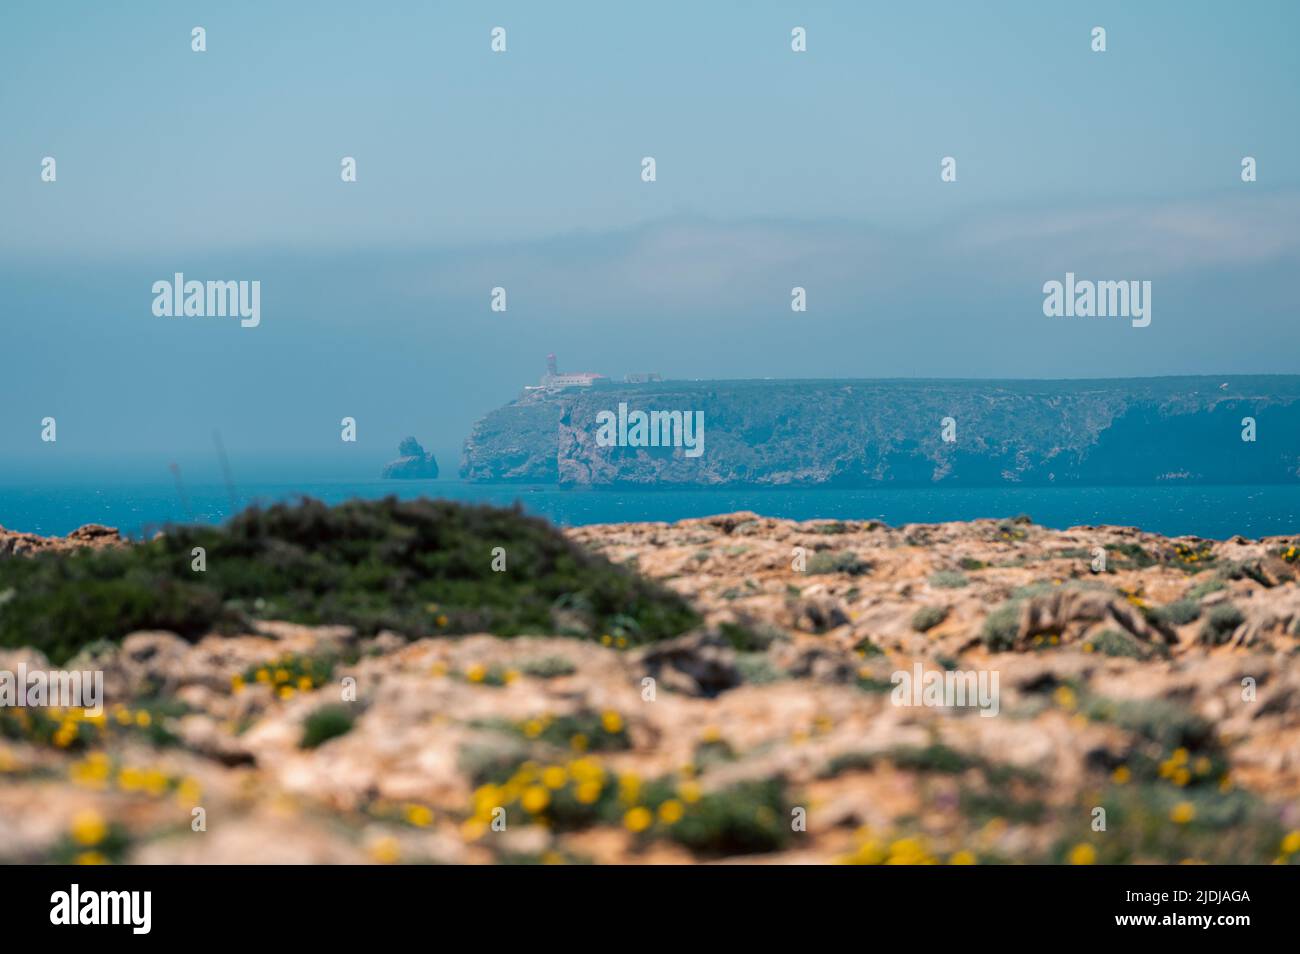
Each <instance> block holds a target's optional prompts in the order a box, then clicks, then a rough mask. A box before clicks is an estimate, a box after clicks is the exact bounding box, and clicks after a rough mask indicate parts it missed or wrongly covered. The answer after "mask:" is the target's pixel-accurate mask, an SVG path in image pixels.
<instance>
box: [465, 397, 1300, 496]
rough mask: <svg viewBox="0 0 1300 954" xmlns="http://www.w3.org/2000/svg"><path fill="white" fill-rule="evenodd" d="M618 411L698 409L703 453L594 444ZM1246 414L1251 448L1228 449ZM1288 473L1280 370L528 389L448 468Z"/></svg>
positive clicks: (608, 481) (535, 477)
mask: <svg viewBox="0 0 1300 954" xmlns="http://www.w3.org/2000/svg"><path fill="white" fill-rule="evenodd" d="M620 403H623V404H626V405H627V407H628V408H629V412H631V411H635V410H642V411H645V412H650V411H655V410H660V411H682V412H688V413H689V412H702V414H703V422H704V449H703V452H702V453H701V454H700V455H699V456H697V457H691V456H689V455H688V454H687V453H686V449H685V448H683V447H680V446H676V447H641V446H627V443H629V442H622V441H617V442H615V444H614V446H602V444H601V443H600V442H598V440H597V435H598V431H599V420H598V415H600V414H601V412H604V411H609V412H613V413H617V409H618V406H619V404H620ZM1247 417H1249V418H1253V419H1254V420H1255V437H1256V439H1255V440H1254V441H1246V440H1243V428H1244V426H1245V425H1243V419H1244V418H1247ZM945 419H950V420H949V421H948V422H947V424H948V426H947V428H946V430H947V434H946V435H945ZM945 437H951V438H952V439H951V440H947V439H945ZM606 443H608V442H606ZM631 443H636V442H635V441H631ZM620 445H621V446H620ZM1297 474H1300V376H1291V375H1287V376H1281V375H1274V376H1249V377H1214V378H1209V377H1171V378H1128V379H1111V380H1091V381H1084V380H1080V381H962V380H920V379H917V380H902V379H900V380H839V381H831V380H819V381H693V382H685V381H677V382H674V381H668V382H659V383H649V384H638V385H605V386H598V387H594V388H588V389H571V390H566V391H562V392H552V393H549V394H548V393H545V392H530V393H527V394H525V395H524V396H523V397H521V398H520V399H518V400H516V401H514V402H512V403H510V404H508V405H506V406H505V407H502V408H500V409H498V410H495V411H493V412H491V413H489V414H488V415H487V416H485V417H484V418H483V419H482V420H480V421H479V422H478V423H477V424H476V425H475V427H474V429H473V431H472V433H471V434H470V436H469V438H468V439H467V440H466V442H465V448H464V453H463V457H462V462H461V476H462V477H465V478H466V479H469V480H475V481H485V482H498V481H504V482H510V481H517V482H529V483H556V484H562V485H575V486H583V485H590V486H672V485H680V486H727V485H732V486H739V485H763V486H832V487H834V486H844V487H851V486H863V485H871V484H878V483H888V484H893V485H919V484H931V483H942V484H953V485H969V486H980V485H984V486H987V485H995V484H1002V483H1007V482H1018V483H1024V484H1039V485H1042V484H1119V483H1127V484H1149V483H1158V482H1188V483H1270V482H1283V481H1291V480H1294V479H1295V478H1296V476H1297Z"/></svg>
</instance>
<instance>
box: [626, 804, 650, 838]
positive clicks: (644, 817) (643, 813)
mask: <svg viewBox="0 0 1300 954" xmlns="http://www.w3.org/2000/svg"><path fill="white" fill-rule="evenodd" d="M653 821H654V816H653V815H651V814H650V809H648V808H643V807H642V806H640V805H638V806H637V807H636V808H633V809H631V810H629V811H628V813H627V814H626V815H624V816H623V824H624V825H625V826H626V827H627V830H628V831H630V832H632V833H633V834H637V833H639V832H643V831H645V830H646V829H647V828H649V827H650V825H651V823H652V822H653Z"/></svg>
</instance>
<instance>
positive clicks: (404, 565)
mask: <svg viewBox="0 0 1300 954" xmlns="http://www.w3.org/2000/svg"><path fill="white" fill-rule="evenodd" d="M197 547H201V548H203V551H204V561H205V563H206V568H205V569H204V570H202V571H199V570H196V569H193V565H194V561H195V555H194V554H195V548H197ZM496 547H501V548H504V554H499V555H500V556H502V557H503V558H504V560H505V567H506V568H505V570H504V571H501V572H498V571H494V570H493V568H492V565H493V558H494V553H493V551H494V548H496ZM499 565H500V564H499V563H498V566H499ZM0 594H8V598H7V599H6V600H4V601H3V606H0V647H20V646H31V647H34V648H36V649H39V650H41V651H42V652H44V653H46V654H47V655H48V656H50V657H51V659H53V660H54V661H56V662H58V661H63V660H66V659H68V658H69V657H70V656H72V655H73V654H75V653H76V652H77V650H79V649H80V648H81V647H82V646H84V645H86V644H88V643H91V642H94V641H95V640H98V639H113V640H116V639H120V638H121V637H122V636H124V635H126V634H127V633H130V632H132V631H134V630H141V629H165V630H171V631H173V632H176V633H179V634H180V635H182V636H184V637H187V638H191V639H192V638H197V637H198V636H201V635H202V634H204V633H206V632H209V631H211V630H212V629H214V628H215V629H223V630H233V629H235V628H238V627H240V626H245V625H247V624H248V622H249V621H250V620H251V619H254V618H258V619H283V620H290V621H294V622H300V623H308V624H331V623H333V624H348V625H352V626H355V627H357V629H358V630H359V631H361V632H362V633H374V632H377V631H379V630H381V629H391V630H395V631H397V632H399V633H402V634H403V635H405V636H408V637H411V638H415V637H420V636H428V635H447V634H459V633H472V632H490V633H495V634H497V635H501V636H514V635H519V634H522V633H561V634H567V635H574V636H580V637H585V638H591V639H599V638H600V637H601V636H602V635H605V634H611V635H614V636H616V637H618V636H621V637H624V638H625V641H626V642H625V644H627V645H636V644H638V643H645V642H650V641H654V640H657V639H663V638H666V637H670V636H675V635H677V634H679V633H681V632H683V631H684V630H686V629H689V628H690V627H691V626H693V625H695V623H696V622H697V618H696V616H695V614H694V612H693V611H692V610H691V609H690V607H689V606H687V605H686V603H685V602H684V601H683V600H682V599H681V598H680V597H678V596H677V595H676V594H674V593H672V592H670V591H668V590H666V589H664V588H663V587H661V586H659V585H658V584H655V583H652V582H650V581H648V580H646V579H644V578H642V577H640V576H638V575H636V574H635V573H633V572H631V571H630V570H627V569H625V568H623V567H617V566H614V565H613V564H611V563H610V562H609V561H608V560H606V559H604V558H603V557H600V556H598V555H595V554H592V553H588V552H587V551H585V550H583V549H581V548H580V547H578V546H576V545H575V544H573V543H571V542H570V541H569V540H567V539H566V538H565V537H564V536H563V535H562V534H560V533H559V532H558V531H557V530H555V529H554V528H553V527H551V526H550V525H549V524H547V523H546V522H545V521H543V520H540V519H537V518H534V517H529V516H525V515H524V514H523V513H522V512H521V511H520V510H519V509H518V508H515V509H502V508H497V507H489V506H466V505H462V504H458V503H453V502H450V501H443V500H415V501H399V500H397V499H396V498H393V497H389V498H387V499H385V500H379V501H349V502H348V503H344V504H341V505H339V506H337V507H327V506H326V505H324V504H322V503H320V502H319V501H315V500H303V501H301V502H300V503H296V504H292V505H290V504H277V505H275V506H271V507H267V508H258V507H253V508H250V509H248V510H245V511H244V512H243V513H241V514H239V515H238V516H236V517H235V518H234V519H232V520H231V521H230V522H229V523H228V524H227V525H225V526H223V527H206V526H176V527H169V528H168V529H167V530H166V531H165V532H164V533H163V534H162V535H160V536H158V537H156V538H155V539H153V540H150V541H148V542H145V543H140V544H136V545H133V546H129V547H120V548H106V549H102V550H90V549H87V550H82V551H78V552H75V553H71V554H42V555H39V556H35V557H33V558H30V559H8V560H0Z"/></svg>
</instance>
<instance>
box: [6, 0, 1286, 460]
mask: <svg viewBox="0 0 1300 954" xmlns="http://www.w3.org/2000/svg"><path fill="white" fill-rule="evenodd" d="M59 6H61V7H62V9H60V10H58V11H55V10H52V9H51V8H50V7H49V6H48V5H45V4H36V3H21V2H19V3H14V4H10V5H7V7H6V11H5V14H4V17H5V21H6V22H5V26H6V29H5V30H4V31H2V32H0V62H3V63H4V64H5V67H4V70H5V74H6V82H5V83H0V115H4V116H5V117H6V133H7V143H6V148H5V150H4V152H3V154H0V208H3V209H4V219H5V222H6V225H7V226H8V227H7V228H5V229H2V230H0V321H2V323H3V342H2V344H3V348H2V350H3V353H4V355H5V357H6V359H7V360H6V364H5V374H4V375H3V376H0V408H3V411H0V470H10V471H11V472H12V471H13V470H15V469H19V468H23V469H26V468H28V467H29V465H30V466H31V467H35V466H36V465H40V467H41V468H42V469H47V468H45V465H46V464H51V465H54V467H55V469H57V468H58V467H59V466H62V465H63V463H71V462H73V461H77V460H88V459H92V458H94V457H97V456H98V457H109V458H113V459H120V460H135V459H148V460H172V459H178V458H184V457H186V456H187V455H188V456H192V457H195V458H196V459H203V458H206V457H207V456H209V455H210V454H211V448H212V439H211V435H212V432H213V431H220V432H221V434H222V435H223V439H224V441H225V445H226V447H227V449H228V451H229V453H230V454H231V455H232V459H233V458H237V457H238V456H239V455H249V456H250V457H252V458H257V457H261V456H266V455H272V454H275V453H284V454H287V455H289V456H293V455H295V454H297V455H303V456H304V459H305V458H306V457H307V456H312V455H321V456H322V457H324V458H325V459H327V460H332V461H336V463H337V466H336V467H335V468H334V469H335V470H338V471H340V472H342V471H345V470H347V469H348V468H352V467H353V465H354V461H355V460H356V459H357V458H359V457H361V456H362V455H364V458H365V460H366V461H367V462H373V461H381V462H382V461H383V460H385V459H387V458H388V457H390V456H392V455H394V454H395V453H396V447H397V443H398V441H399V440H400V439H401V438H403V437H405V436H407V435H408V434H413V435H415V436H416V437H417V438H418V439H419V440H420V441H421V442H422V443H423V444H424V445H425V447H426V448H429V449H433V450H434V451H435V452H436V453H437V454H438V458H439V463H440V465H441V466H442V468H443V471H444V473H448V472H452V471H454V470H455V466H456V461H455V459H454V458H452V457H449V456H448V455H449V454H450V453H454V452H457V451H458V449H459V446H460V443H461V441H463V439H464V438H465V436H466V435H467V434H468V433H469V430H470V428H471V426H472V425H473V423H474V421H475V420H477V419H478V418H479V417H480V416H482V415H483V414H484V413H486V412H488V411H490V410H492V409H493V408H496V407H499V406H500V405H502V404H504V403H506V402H507V401H509V400H511V399H513V398H514V397H515V396H517V394H518V393H519V391H520V389H521V388H522V387H523V386H524V385H527V384H534V383H536V381H537V379H538V377H539V375H540V374H541V373H542V372H543V370H544V361H545V356H546V355H547V354H548V353H550V352H554V353H556V354H557V355H558V358H559V363H560V366H561V368H562V369H565V370H571V371H581V370H590V371H595V372H599V373H603V374H607V375H610V376H611V377H614V378H616V379H619V378H621V377H622V375H623V374H625V373H638V372H658V373H660V374H662V375H664V376H665V377H668V378H678V379H703V378H717V379H737V378H739V379H763V378H782V379H826V378H833V379H839V378H897V377H902V378H918V377H920V378H966V379H981V380H987V379H998V378H1003V379H1007V378H1037V379H1061V378H1069V379H1079V378H1111V377H1146V376H1164V375H1195V374H1208V375H1215V376H1220V375H1233V374H1262V373H1287V372H1289V371H1292V370H1295V359H1294V356H1295V355H1296V354H1297V353H1300V322H1297V321H1295V301H1296V299H1295V292H1294V275H1295V274H1297V273H1300V163H1298V162H1297V160H1296V159H1295V157H1296V156H1298V155H1300V128H1297V126H1296V124H1295V123H1293V122H1289V121H1288V119H1289V117H1292V116H1294V115H1297V114H1300V67H1298V66H1297V62H1296V59H1295V56H1294V54H1293V52H1292V51H1291V50H1290V37H1291V36H1293V35H1294V34H1295V30H1294V29H1286V28H1285V27H1286V25H1287V24H1290V25H1291V26H1292V27H1297V26H1300V8H1298V7H1296V6H1295V5H1292V4H1286V3H1279V4H1264V5H1260V6H1259V7H1257V8H1255V10H1254V11H1253V15H1252V16H1249V17H1246V16H1237V15H1233V14H1230V13H1226V12H1223V11H1222V10H1220V9H1219V8H1218V7H1216V6H1215V5H1213V4H1208V3H1204V4H1202V3H1178V4H1173V3H1152V4H1145V5H1143V6H1142V7H1141V8H1133V7H1132V6H1131V5H1127V4H1101V5H1097V6H1094V7H1093V8H1091V9H1089V10H1088V11H1086V12H1085V11H1082V10H1080V11H1071V10H1063V9H1048V8H1044V7H1043V6H1042V5H1040V4H1034V3H1008V4H1006V5H1005V7H1004V8H1000V10H999V14H998V15H997V16H992V15H989V14H988V13H987V12H986V11H983V10H979V9H975V8H966V7H964V6H956V5H943V4H940V5H935V6H930V7H907V8H901V9H900V8H882V9H879V10H876V9H872V10H865V9H857V8H847V9H842V10H835V11H830V10H826V9H823V8H821V7H820V6H818V5H812V4H809V5H801V4H778V3H756V4H729V3H722V4H717V5H710V6H709V7H707V8H704V9H699V8H696V7H692V6H688V5H679V6H674V5H672V4H668V5H665V6H662V7H661V8H659V9H660V14H661V15H657V16H653V17H652V16H644V15H641V14H640V13H638V12H637V11H636V10H634V9H631V8H629V9H627V10H610V9H609V8H607V7H605V6H603V5H599V4H594V3H574V4H572V5H566V6H564V7H561V8H556V9H551V8H546V9H539V8H536V7H533V6H531V5H528V4H522V3H501V4H493V5H491V6H490V7H489V8H469V7H432V6H429V5H427V4H415V3H410V4H393V5H385V7H384V8H382V9H380V10H367V11H364V12H362V11H359V10H355V9H353V8H352V7H351V5H348V4H343V3H322V4H320V5H318V6H317V7H314V8H313V9H312V11H311V12H310V14H308V15H301V14H300V13H298V12H296V11H294V10H292V9H290V8H288V7H286V8H264V7H261V6H258V5H255V4H232V5H228V6H224V7H222V8H221V9H213V10H200V9H188V8H175V7H174V6H173V5H170V4H163V3H140V4H133V5H131V7H129V8H126V9H120V10H116V9H115V10H108V9H104V8H99V7H95V6H92V5H90V4H71V5H59ZM1265 10H1267V14H1266V13H1265V12H1264V11H1265ZM69 11H72V12H74V13H75V14H76V16H77V18H78V22H79V27H80V29H78V30H68V29H62V30H60V29H56V26H57V24H58V23H60V22H62V21H61V20H60V19H59V18H60V17H63V16H66V14H67V13H68V12H69ZM1011 14H1014V15H1011ZM936 18H939V20H941V21H942V26H943V29H936V28H935V23H936ZM196 24H201V25H202V26H204V28H205V29H206V30H207V47H208V48H207V51H206V52H203V53H195V52H193V51H192V50H191V48H190V30H191V28H192V27H193V26H195V25H196ZM1097 24H1102V25H1104V26H1105V27H1106V29H1107V30H1108V49H1107V51H1106V52H1105V53H1094V52H1092V51H1091V49H1090V48H1089V32H1090V30H1091V29H1092V28H1093V26H1095V25H1097ZM496 25H502V26H504V27H505V28H506V29H507V30H508V31H509V46H508V50H507V52H505V53H503V54H494V53H492V52H491V51H490V49H489V31H490V29H491V28H492V27H494V26H496ZM794 25H802V26H804V27H805V28H806V29H807V31H808V38H809V39H808V51H807V52H806V53H801V54H795V53H793V52H791V49H790V30H791V27H792V26H794ZM630 35H635V37H636V42H635V43H630V42H628V39H627V38H628V36H630ZM340 64H346V68H340V66H339V65H340ZM1192 103H1194V104H1195V110H1194V111H1193V110H1191V109H1190V107H1189V104H1192ZM45 156H52V157H55V158H56V159H57V162H58V177H57V181H55V182H43V181H41V177H40V175H41V162H42V159H43V157H45ZM344 156H351V157H354V158H355V159H356V161H357V169H358V178H357V181H356V182H351V183H345V182H342V181H340V161H341V158H342V157H344ZM644 156H654V157H655V158H656V160H657V168H658V177H657V180H656V181H655V182H653V183H647V182H643V181H641V179H640V175H639V173H640V163H641V160H642V158H643V157H644ZM945 156H952V157H955V158H956V160H957V163H958V166H957V170H958V173H957V179H956V181H955V182H942V181H941V180H940V161H941V159H942V158H943V157H945ZM1243 156H1251V157H1254V158H1256V159H1257V161H1258V172H1259V175H1258V181H1256V182H1251V183H1245V182H1242V181H1241V178H1240V162H1241V159H1242V157H1243ZM177 272H182V273H184V274H185V275H186V276H187V277H189V278H191V279H198V280H249V281H252V280H256V281H259V282H260V283H261V286H260V287H261V296H262V297H261V323H260V325H259V326H258V327H256V328H241V327H240V326H239V324H238V322H229V321H221V320H212V319H201V320H196V319H192V318H191V319H186V318H162V317H155V316H154V315H153V314H152V312H151V308H150V306H151V301H152V299H153V295H152V293H151V286H152V285H153V283H154V282H156V281H158V280H160V279H164V280H169V279H170V278H171V277H172V276H173V275H174V274H175V273H177ZM1066 272H1074V273H1076V274H1078V275H1079V276H1080V277H1082V278H1088V279H1111V280H1129V279H1132V280H1139V279H1141V280H1149V281H1151V282H1152V285H1153V289H1154V291H1153V305H1152V312H1153V320H1152V323H1151V324H1150V326H1149V327H1145V328H1133V327H1130V326H1129V324H1128V322H1126V321H1119V322H1114V321H1087V320H1058V319H1050V318H1047V317H1045V316H1044V313H1043V310H1042V302H1043V296H1042V292H1041V289H1042V286H1043V284H1044V282H1046V281H1049V280H1053V279H1060V278H1062V276H1064V275H1065V273H1066ZM795 286H799V287H803V288H805V289H806V290H807V302H808V308H807V311H806V312H802V313H793V312H792V311H791V307H790V303H791V289H792V288H793V287H795ZM495 287H503V288H505V289H506V290H507V292H508V310H507V311H506V312H502V313H498V312H493V311H492V310H491V309H490V307H489V304H490V294H491V290H492V289H493V288H495ZM47 416H52V417H55V418H56V419H57V421H58V429H59V431H58V434H59V438H58V444H57V448H55V447H54V446H53V445H48V444H43V443H42V442H41V441H40V431H41V428H40V422H41V420H42V419H43V418H45V417H47ZM344 417H352V418H355V419H356V421H357V422H358V442H357V445H347V444H344V443H343V442H341V441H340V440H339V428H340V421H341V419H342V418H344ZM24 462H26V463H24ZM33 462H34V463H33ZM367 466H370V465H369V463H368V464H367ZM358 467H359V465H358Z"/></svg>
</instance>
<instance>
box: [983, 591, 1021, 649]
mask: <svg viewBox="0 0 1300 954" xmlns="http://www.w3.org/2000/svg"><path fill="white" fill-rule="evenodd" d="M1019 632H1020V601H1019V600H1011V601H1010V602H1007V603H1003V604H1002V605H1001V606H999V607H998V608H997V609H995V610H994V611H993V612H991V613H989V615H988V616H987V617H985V619H984V627H983V629H981V630H980V639H981V640H982V641H983V643H984V645H985V646H987V647H988V648H989V649H992V650H995V651H997V650H1003V649H1011V648H1012V647H1013V646H1014V645H1015V644H1016V636H1017V635H1018V634H1019Z"/></svg>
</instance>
